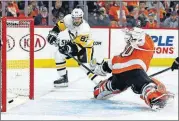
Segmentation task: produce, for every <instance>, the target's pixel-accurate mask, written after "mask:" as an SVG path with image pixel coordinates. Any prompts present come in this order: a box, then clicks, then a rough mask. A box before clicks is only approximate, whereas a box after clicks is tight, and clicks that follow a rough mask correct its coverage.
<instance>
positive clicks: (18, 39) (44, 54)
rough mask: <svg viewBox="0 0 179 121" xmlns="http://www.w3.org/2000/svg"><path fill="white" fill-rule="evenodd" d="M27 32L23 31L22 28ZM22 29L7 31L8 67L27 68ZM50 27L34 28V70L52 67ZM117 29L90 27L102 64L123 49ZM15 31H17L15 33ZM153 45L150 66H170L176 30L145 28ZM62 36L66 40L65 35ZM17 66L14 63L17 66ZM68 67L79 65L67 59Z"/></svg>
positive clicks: (175, 51) (175, 49)
mask: <svg viewBox="0 0 179 121" xmlns="http://www.w3.org/2000/svg"><path fill="white" fill-rule="evenodd" d="M25 29H26V28H25ZM25 29H24V28H18V29H17V28H8V33H7V34H8V42H7V50H8V52H7V55H8V56H7V58H8V63H10V66H9V65H8V67H9V68H21V66H22V67H24V68H26V67H28V58H29V56H28V51H29V35H28V30H27V29H26V30H25ZM50 29H51V27H45V28H44V27H36V28H35V35H34V38H35V42H34V50H35V67H36V68H54V67H55V61H54V56H55V55H54V52H55V51H57V50H56V48H55V47H54V46H52V45H50V44H49V43H48V42H47V40H46V37H47V35H48V33H49V30H50ZM121 30H122V29H119V28H92V29H91V34H92V38H93V39H94V41H95V42H94V50H95V51H94V58H96V59H97V60H98V61H101V60H102V59H103V58H105V59H108V58H111V57H113V56H114V55H119V53H120V52H121V51H122V50H123V49H124V47H125V42H124V39H123V38H124V33H123V32H122V31H121ZM17 31H19V32H18V33H17ZM144 31H145V32H146V33H147V34H149V35H150V36H151V37H152V38H153V40H154V43H155V54H154V58H153V59H152V61H151V66H170V65H171V63H172V62H173V60H174V58H176V57H177V56H178V30H175V29H144ZM64 36H66V37H67V39H68V38H69V36H68V35H67V34H64ZM15 53H16V54H15ZM19 62H21V63H20V65H19V66H17V64H19ZM67 66H73V67H74V66H78V64H77V63H76V62H75V61H74V60H73V59H69V60H67Z"/></svg>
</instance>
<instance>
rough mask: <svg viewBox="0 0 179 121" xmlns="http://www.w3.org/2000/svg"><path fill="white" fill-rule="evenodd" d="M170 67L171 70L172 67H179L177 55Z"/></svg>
mask: <svg viewBox="0 0 179 121" xmlns="http://www.w3.org/2000/svg"><path fill="white" fill-rule="evenodd" d="M171 69H172V71H173V70H174V69H179V57H177V58H176V59H175V61H174V62H173V64H172V66H171Z"/></svg>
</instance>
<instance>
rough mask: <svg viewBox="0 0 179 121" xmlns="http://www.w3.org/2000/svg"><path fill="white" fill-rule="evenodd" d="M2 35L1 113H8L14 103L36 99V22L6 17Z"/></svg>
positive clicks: (0, 23)
mask: <svg viewBox="0 0 179 121" xmlns="http://www.w3.org/2000/svg"><path fill="white" fill-rule="evenodd" d="M0 34H1V38H0V39H1V59H0V60H1V112H6V111H7V110H8V109H9V107H11V106H12V105H13V103H15V102H20V101H22V100H24V99H26V100H27V99H34V21H33V19H32V18H26V17H24V18H8V17H3V18H1V19H0ZM16 100H18V101H16Z"/></svg>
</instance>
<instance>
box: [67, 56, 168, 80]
mask: <svg viewBox="0 0 179 121" xmlns="http://www.w3.org/2000/svg"><path fill="white" fill-rule="evenodd" d="M67 55H68V56H70V57H71V58H73V59H74V60H76V61H77V63H79V65H81V66H83V67H84V68H85V69H86V70H88V71H89V72H90V73H92V74H94V72H93V71H91V70H90V69H89V68H88V67H86V66H85V65H84V64H83V63H81V62H80V61H79V60H78V59H76V58H75V57H74V56H72V55H71V54H69V53H68V54H67ZM170 69H171V67H168V68H166V69H163V70H161V71H159V72H156V73H154V74H151V75H149V77H154V76H156V75H159V74H161V73H164V72H166V71H168V70H170ZM96 76H97V75H96Z"/></svg>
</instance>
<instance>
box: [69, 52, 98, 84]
mask: <svg viewBox="0 0 179 121" xmlns="http://www.w3.org/2000/svg"><path fill="white" fill-rule="evenodd" d="M67 55H68V56H69V57H71V58H73V59H74V60H75V61H76V62H77V63H78V64H79V65H81V66H83V67H84V68H85V69H86V70H88V72H87V75H88V77H89V78H90V79H91V81H93V80H94V79H95V78H96V77H97V76H98V75H96V74H94V72H93V71H92V70H91V69H89V68H88V67H87V66H85V65H84V64H83V63H82V62H80V61H79V60H78V59H76V58H75V57H74V56H72V55H71V54H70V53H67ZM93 82H94V83H95V84H98V83H97V82H95V81H93Z"/></svg>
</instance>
